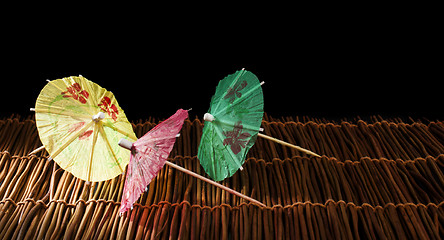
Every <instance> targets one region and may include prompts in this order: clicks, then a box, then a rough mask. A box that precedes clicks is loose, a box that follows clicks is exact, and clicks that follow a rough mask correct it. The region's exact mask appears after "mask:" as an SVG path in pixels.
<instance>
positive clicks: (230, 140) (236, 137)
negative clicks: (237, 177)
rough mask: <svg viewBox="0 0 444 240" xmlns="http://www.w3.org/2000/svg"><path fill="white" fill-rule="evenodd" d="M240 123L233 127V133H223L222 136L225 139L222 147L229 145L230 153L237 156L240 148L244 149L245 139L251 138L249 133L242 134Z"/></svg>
mask: <svg viewBox="0 0 444 240" xmlns="http://www.w3.org/2000/svg"><path fill="white" fill-rule="evenodd" d="M242 129H243V126H242V121H238V122H236V124H235V125H234V128H233V131H226V132H225V131H224V132H223V134H224V136H225V137H227V138H225V139H224V142H223V144H224V146H225V145H230V147H231V151H233V153H234V154H238V153H239V152H240V151H241V150H242V148H245V147H246V145H247V143H248V140H246V139H247V138H249V137H251V134H249V133H246V132H245V133H242Z"/></svg>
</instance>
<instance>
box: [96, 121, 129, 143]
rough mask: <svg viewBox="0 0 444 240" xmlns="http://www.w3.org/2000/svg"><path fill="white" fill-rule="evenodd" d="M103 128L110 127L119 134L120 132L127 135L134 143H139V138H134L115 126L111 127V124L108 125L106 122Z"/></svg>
mask: <svg viewBox="0 0 444 240" xmlns="http://www.w3.org/2000/svg"><path fill="white" fill-rule="evenodd" d="M103 126H105V127H109V128H111V129H112V130H114V131H117V132H119V133H121V134H123V135H125V136H128V137H129V138H131V139H132V140H134V141H137V137H134V136H132V135H131V134H130V133H127V132H125V131H123V130H121V129H119V128H117V127H115V126H112V125H109V124H108V123H106V122H105V123H104V124H103Z"/></svg>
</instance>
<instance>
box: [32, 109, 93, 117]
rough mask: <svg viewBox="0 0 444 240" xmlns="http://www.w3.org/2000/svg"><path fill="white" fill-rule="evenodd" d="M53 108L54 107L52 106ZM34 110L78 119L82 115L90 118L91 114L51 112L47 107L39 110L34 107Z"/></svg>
mask: <svg viewBox="0 0 444 240" xmlns="http://www.w3.org/2000/svg"><path fill="white" fill-rule="evenodd" d="M53 108H54V107H53ZM35 112H36V113H45V114H46V113H51V114H57V115H63V116H68V117H72V118H75V119H79V118H83V117H85V118H86V117H87V118H90V117H91V116H89V115H86V114H69V113H67V112H53V111H50V110H49V109H47V110H46V109H45V110H44V111H39V109H38V108H37V109H35Z"/></svg>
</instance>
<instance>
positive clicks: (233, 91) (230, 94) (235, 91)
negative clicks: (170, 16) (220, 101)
mask: <svg viewBox="0 0 444 240" xmlns="http://www.w3.org/2000/svg"><path fill="white" fill-rule="evenodd" d="M246 86H247V81H243V82H242V83H236V84H234V86H233V88H231V87H229V88H228V90H227V94H226V95H225V97H224V99H227V98H229V99H230V100H229V101H230V103H233V102H234V100H235V99H236V97H238V98H240V97H242V93H240V92H239V91H241V90H242V89H244V88H245V87H246Z"/></svg>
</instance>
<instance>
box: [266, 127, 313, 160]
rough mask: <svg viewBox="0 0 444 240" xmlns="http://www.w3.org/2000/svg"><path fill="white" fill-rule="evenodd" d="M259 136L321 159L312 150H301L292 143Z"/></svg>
mask: <svg viewBox="0 0 444 240" xmlns="http://www.w3.org/2000/svg"><path fill="white" fill-rule="evenodd" d="M257 135H258V136H259V137H262V138H265V139H268V140H271V141H273V142H276V143H279V144H282V145H284V146H287V147H291V148H294V149H296V150H298V151H301V152H304V153H307V154H310V155H313V156H316V157H321V156H319V155H318V154H316V153H314V152H312V151H310V150H307V149H305V148H301V147H299V146H296V145H293V144H290V143H288V142H284V141H282V140H279V139H277V138H274V137H270V136H267V135H265V134H262V133H258V134H257Z"/></svg>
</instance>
